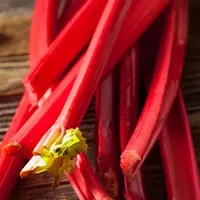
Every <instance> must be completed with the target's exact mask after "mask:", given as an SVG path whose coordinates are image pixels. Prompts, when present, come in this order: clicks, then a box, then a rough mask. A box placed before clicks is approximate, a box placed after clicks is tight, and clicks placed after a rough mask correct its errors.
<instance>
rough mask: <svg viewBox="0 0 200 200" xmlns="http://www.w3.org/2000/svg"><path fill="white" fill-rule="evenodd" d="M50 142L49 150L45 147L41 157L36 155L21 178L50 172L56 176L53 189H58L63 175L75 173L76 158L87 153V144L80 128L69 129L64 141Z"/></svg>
mask: <svg viewBox="0 0 200 200" xmlns="http://www.w3.org/2000/svg"><path fill="white" fill-rule="evenodd" d="M49 141H50V140H49ZM50 142H51V145H47V146H48V148H47V146H46V145H45V148H43V149H42V150H41V152H40V154H39V155H34V156H33V157H32V158H31V159H30V161H29V162H28V163H27V164H26V166H25V167H24V168H23V169H22V171H21V173H20V176H21V177H27V176H28V175H30V174H38V173H42V172H45V171H48V172H50V173H52V175H53V176H54V183H53V188H56V187H57V186H58V185H59V182H60V177H61V175H62V173H63V172H64V171H67V172H68V173H71V172H72V171H73V169H74V167H75V163H76V156H77V155H78V154H79V153H81V152H86V151H87V144H86V139H85V138H84V137H83V136H82V133H81V132H80V130H79V129H78V128H76V129H68V130H66V132H65V135H63V137H62V139H60V137H55V141H54V142H53V143H52V141H50ZM44 143H45V142H44ZM45 144H46V143H45Z"/></svg>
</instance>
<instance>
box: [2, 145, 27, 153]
mask: <svg viewBox="0 0 200 200" xmlns="http://www.w3.org/2000/svg"><path fill="white" fill-rule="evenodd" d="M22 149H23V148H22V146H21V145H20V144H18V143H9V144H7V145H6V146H5V147H4V148H3V151H2V153H3V155H16V154H18V153H19V152H21V151H22Z"/></svg>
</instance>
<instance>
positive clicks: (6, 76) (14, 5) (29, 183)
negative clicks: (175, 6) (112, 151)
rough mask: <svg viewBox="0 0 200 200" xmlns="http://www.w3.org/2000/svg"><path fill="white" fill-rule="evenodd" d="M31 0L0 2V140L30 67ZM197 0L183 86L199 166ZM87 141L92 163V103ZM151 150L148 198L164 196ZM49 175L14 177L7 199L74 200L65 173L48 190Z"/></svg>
mask: <svg viewBox="0 0 200 200" xmlns="http://www.w3.org/2000/svg"><path fill="white" fill-rule="evenodd" d="M32 7H33V0H17V1H16V0H0V140H1V139H2V138H3V134H4V133H5V132H6V130H7V127H8V126H9V123H10V120H11V119H12V116H13V114H14V112H15V110H16V107H17V105H18V103H19V101H20V98H21V94H22V92H23V87H22V84H21V80H22V78H23V77H24V75H25V74H26V73H27V70H28V65H29V62H28V35H29V27H30V20H31V14H32ZM199 20H200V1H199V0H191V1H190V26H189V27H190V28H189V38H188V46H187V54H186V59H185V65H184V72H183V78H182V88H183V92H184V99H185V103H186V106H187V111H188V117H189V121H190V126H191V130H192V134H193V139H194V145H195V150H196V154H197V157H198V162H199V164H200V26H199ZM81 128H82V130H83V132H84V134H85V136H86V137H87V139H88V144H89V151H88V157H89V159H90V161H91V163H92V164H93V166H95V159H94V158H95V142H94V106H93V104H91V106H90V108H89V109H88V112H87V114H86V116H85V119H84V121H83V124H82V127H81ZM158 148H159V147H158V145H157V146H156V147H155V148H154V149H153V150H152V152H151V154H150V156H149V157H148V159H147V161H146V162H145V164H144V166H143V168H144V173H145V182H146V191H147V193H148V197H149V199H152V200H155V199H156V200H164V199H166V192H165V186H164V176H163V172H162V165H161V160H160V156H159V154H158V153H157V152H158ZM51 183H52V177H51V176H50V175H49V174H47V173H46V174H41V175H37V176H32V177H30V178H28V179H25V180H22V179H19V180H18V181H17V184H16V187H15V188H14V191H13V193H12V195H11V197H10V200H32V199H38V200H49V199H51V200H67V199H69V200H75V199H77V197H76V195H75V194H74V192H73V190H72V189H71V186H70V184H69V182H68V181H67V179H66V177H65V176H63V179H62V182H61V186H60V187H58V189H56V190H53V189H52V188H51Z"/></svg>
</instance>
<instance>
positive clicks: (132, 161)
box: [120, 150, 141, 181]
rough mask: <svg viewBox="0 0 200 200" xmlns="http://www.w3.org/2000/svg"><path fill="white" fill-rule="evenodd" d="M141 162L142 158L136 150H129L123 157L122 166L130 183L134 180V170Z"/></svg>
mask: <svg viewBox="0 0 200 200" xmlns="http://www.w3.org/2000/svg"><path fill="white" fill-rule="evenodd" d="M140 160H141V157H140V155H139V154H138V153H137V151H135V150H127V151H125V152H124V153H123V154H122V155H121V164H120V166H121V168H122V171H123V174H124V176H126V178H127V180H128V181H131V180H132V179H133V178H134V176H135V173H134V168H135V166H136V164H137V163H138V162H139V161H140Z"/></svg>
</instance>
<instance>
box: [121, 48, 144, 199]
mask: <svg viewBox="0 0 200 200" xmlns="http://www.w3.org/2000/svg"><path fill="white" fill-rule="evenodd" d="M138 50H139V49H138V45H136V46H135V47H133V48H132V49H131V51H130V52H129V53H128V54H127V55H126V56H125V58H124V59H123V60H122V62H121V65H120V107H119V111H120V115H119V119H120V142H121V149H122V151H123V150H124V149H125V147H126V145H127V143H128V141H129V139H130V138H131V134H132V132H133V130H134V128H135V127H136V124H137V120H138V117H139V68H138V67H139V65H138V57H139V55H138V54H139V52H138ZM124 197H125V198H126V199H127V200H131V199H138V200H145V199H146V197H145V194H144V188H143V180H142V171H141V170H140V171H139V172H138V173H137V174H136V176H135V178H134V179H133V180H131V181H129V180H128V179H126V177H124Z"/></svg>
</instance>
